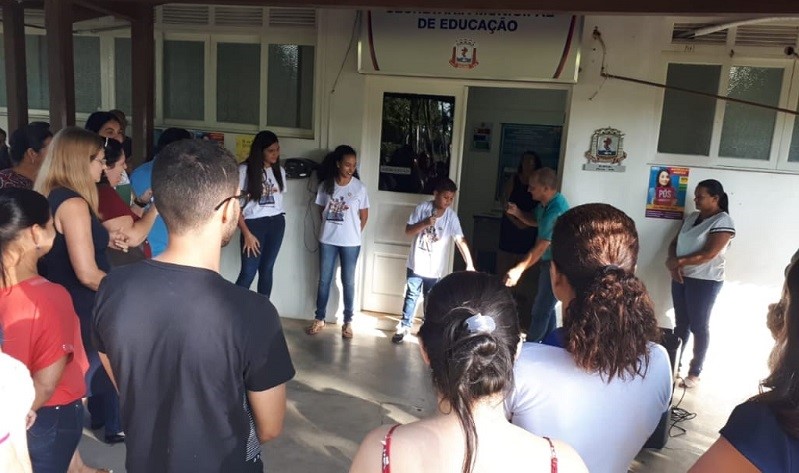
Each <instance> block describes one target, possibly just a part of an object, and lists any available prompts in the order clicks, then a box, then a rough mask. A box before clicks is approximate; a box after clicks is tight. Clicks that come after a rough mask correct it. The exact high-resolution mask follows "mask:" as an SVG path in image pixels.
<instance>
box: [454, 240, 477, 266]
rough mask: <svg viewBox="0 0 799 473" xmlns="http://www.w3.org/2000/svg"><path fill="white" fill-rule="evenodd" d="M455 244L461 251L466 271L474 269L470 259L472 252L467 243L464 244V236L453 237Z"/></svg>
mask: <svg viewBox="0 0 799 473" xmlns="http://www.w3.org/2000/svg"><path fill="white" fill-rule="evenodd" d="M455 246H457V247H458V251H460V252H461V256H462V257H463V261H464V262H465V263H466V271H474V261H473V260H472V252H471V251H470V250H469V245H468V244H466V238H464V237H463V236H462V235H461V236H458V237H455Z"/></svg>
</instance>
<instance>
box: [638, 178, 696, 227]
mask: <svg viewBox="0 0 799 473" xmlns="http://www.w3.org/2000/svg"><path fill="white" fill-rule="evenodd" d="M687 190H688V168H681V167H671V166H653V167H652V168H651V169H650V171H649V192H648V193H647V199H646V216H647V217H649V218H665V219H672V220H681V219H682V218H683V213H684V212H685V195H686V193H687Z"/></svg>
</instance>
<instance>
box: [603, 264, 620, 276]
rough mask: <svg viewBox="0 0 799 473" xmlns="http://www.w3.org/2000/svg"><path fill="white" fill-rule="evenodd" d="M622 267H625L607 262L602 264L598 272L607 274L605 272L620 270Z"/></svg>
mask: <svg viewBox="0 0 799 473" xmlns="http://www.w3.org/2000/svg"><path fill="white" fill-rule="evenodd" d="M620 269H622V270H623V268H622V267H621V266H619V265H616V264H606V265H605V266H602V267H601V268H599V271H597V274H601V275H605V274H608V273H610V272H613V271H618V270H620Z"/></svg>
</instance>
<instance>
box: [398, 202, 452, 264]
mask: <svg viewBox="0 0 799 473" xmlns="http://www.w3.org/2000/svg"><path fill="white" fill-rule="evenodd" d="M433 209H434V206H433V201H432V200H431V201H427V202H422V203H421V204H419V205H417V206H416V208H415V209H414V210H413V213H412V214H411V216H410V218H408V225H415V224H417V223H419V222H421V221H423V220H426V219H427V218H428V217H430V216H431V215H433ZM462 236H463V230H462V229H461V221H460V219H458V214H456V213H455V211H454V210H452V208H451V207H450V208H447V210H445V211H444V214H443V215H442V216H441V217H439V218H438V220H436V224H435V225H434V226H431V227H427V228H425V229H424V230H422V231H421V232H419V233H417V234H416V236H415V237H414V238H413V243H411V252H410V253H409V254H408V269H410V270H411V271H413V272H414V273H416V274H418V275H419V276H422V277H424V278H440V277H442V276H443V275H444V271H446V264H447V256H448V255H449V252H450V251H451V248H452V241H453V239H454V238H457V237H462Z"/></svg>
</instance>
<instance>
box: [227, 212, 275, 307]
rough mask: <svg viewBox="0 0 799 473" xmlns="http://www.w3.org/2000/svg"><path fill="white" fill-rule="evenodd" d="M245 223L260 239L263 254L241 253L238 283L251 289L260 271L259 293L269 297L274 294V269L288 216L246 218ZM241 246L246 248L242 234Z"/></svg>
mask: <svg viewBox="0 0 799 473" xmlns="http://www.w3.org/2000/svg"><path fill="white" fill-rule="evenodd" d="M244 223H245V224H246V225H247V228H248V229H249V230H250V232H251V233H252V234H253V235H255V238H257V239H258V243H259V244H260V247H261V254H259V255H255V256H247V255H246V254H244V251H242V253H241V271H240V272H239V277H238V279H236V285H237V286H241V287H246V288H248V289H249V287H250V285H252V280H253V279H255V273H256V272H257V273H258V293H259V294H263V295H265V296H266V297H269V296H270V295H271V294H272V270H273V269H274V268H275V261H277V254H278V252H279V251H280V245H281V244H282V243H283V234H284V233H285V232H286V217H285V216H284V215H282V214H281V215H275V216H274V217H261V218H252V219H248V220H245V221H244ZM240 248H241V249H242V250H243V249H244V235H242V236H241V242H240Z"/></svg>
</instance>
